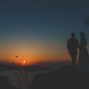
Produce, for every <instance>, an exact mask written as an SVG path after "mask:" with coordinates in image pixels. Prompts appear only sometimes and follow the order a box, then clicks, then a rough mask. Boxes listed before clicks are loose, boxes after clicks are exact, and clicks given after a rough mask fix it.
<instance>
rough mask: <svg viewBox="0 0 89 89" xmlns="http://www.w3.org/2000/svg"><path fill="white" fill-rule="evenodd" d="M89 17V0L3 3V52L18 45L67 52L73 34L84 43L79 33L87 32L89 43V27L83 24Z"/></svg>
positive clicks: (0, 40)
mask: <svg viewBox="0 0 89 89" xmlns="http://www.w3.org/2000/svg"><path fill="white" fill-rule="evenodd" d="M88 15H89V0H59V1H58V0H52V1H51V0H50V1H46V0H45V1H38V0H36V1H34V0H33V1H29V0H28V1H27V0H1V1H0V44H1V47H3V49H2V50H4V51H5V50H6V49H5V48H4V47H6V46H7V45H6V44H8V45H9V46H12V44H14V45H15V44H18V43H19V44H20V43H21V44H22V43H23V44H24V43H25V45H26V44H31V45H34V44H37V45H39V46H40V45H42V44H43V45H44V47H47V46H48V47H49V46H50V45H51V46H52V47H54V45H55V46H56V48H57V49H59V50H62V49H63V50H66V41H67V39H68V38H69V37H70V33H71V32H75V33H76V37H77V38H78V39H80V37H79V33H80V32H81V31H84V32H85V34H86V37H87V39H88V41H89V35H88V34H89V27H85V26H84V22H83V20H84V19H85V18H88ZM41 43H42V44H41ZM45 43H46V44H45ZM52 47H51V48H52ZM6 48H7V47H6ZM60 48H61V49H60ZM88 48H89V47H88ZM2 58H3V57H2Z"/></svg>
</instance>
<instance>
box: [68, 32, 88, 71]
mask: <svg viewBox="0 0 89 89" xmlns="http://www.w3.org/2000/svg"><path fill="white" fill-rule="evenodd" d="M80 37H81V39H80V44H79V43H78V39H76V38H75V33H71V38H70V39H68V41H67V48H68V51H69V54H70V55H71V58H72V66H73V67H75V66H76V57H77V49H79V59H78V70H79V71H81V72H89V56H88V50H87V48H86V46H87V39H86V37H85V34H84V32H80Z"/></svg>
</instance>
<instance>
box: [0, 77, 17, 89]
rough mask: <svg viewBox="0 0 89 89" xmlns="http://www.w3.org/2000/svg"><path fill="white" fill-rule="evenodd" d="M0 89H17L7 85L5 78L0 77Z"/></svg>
mask: <svg viewBox="0 0 89 89" xmlns="http://www.w3.org/2000/svg"><path fill="white" fill-rule="evenodd" d="M0 89H18V88H16V87H14V86H11V85H10V84H9V81H8V78H7V77H5V76H0Z"/></svg>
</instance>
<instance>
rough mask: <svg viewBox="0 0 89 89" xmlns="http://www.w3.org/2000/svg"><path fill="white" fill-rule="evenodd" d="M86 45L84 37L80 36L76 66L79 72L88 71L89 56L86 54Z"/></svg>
mask: <svg viewBox="0 0 89 89" xmlns="http://www.w3.org/2000/svg"><path fill="white" fill-rule="evenodd" d="M86 45H87V40H86V38H81V41H80V51H79V61H78V68H79V71H81V72H89V56H88V50H87V48H86Z"/></svg>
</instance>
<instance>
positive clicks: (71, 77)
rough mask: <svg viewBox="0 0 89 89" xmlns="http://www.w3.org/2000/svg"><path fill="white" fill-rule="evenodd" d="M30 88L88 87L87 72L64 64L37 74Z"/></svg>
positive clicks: (71, 88) (70, 88)
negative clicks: (56, 68)
mask: <svg viewBox="0 0 89 89" xmlns="http://www.w3.org/2000/svg"><path fill="white" fill-rule="evenodd" d="M31 89H89V73H83V72H79V71H77V70H76V69H73V67H72V66H70V65H64V66H62V67H61V68H60V69H58V70H54V71H51V72H47V73H41V74H37V75H36V76H35V77H34V79H33V80H32V83H31Z"/></svg>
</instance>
